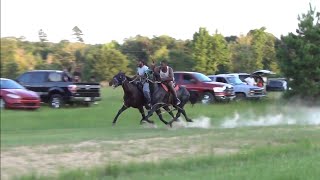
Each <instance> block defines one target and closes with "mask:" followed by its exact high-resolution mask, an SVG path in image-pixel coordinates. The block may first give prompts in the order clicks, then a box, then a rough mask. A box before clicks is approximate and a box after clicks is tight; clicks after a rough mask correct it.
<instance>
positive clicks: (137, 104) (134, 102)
mask: <svg viewBox="0 0 320 180" xmlns="http://www.w3.org/2000/svg"><path fill="white" fill-rule="evenodd" d="M132 82H133V80H132V79H131V78H130V77H128V76H126V75H125V74H124V73H122V72H120V73H118V74H117V75H115V76H114V77H113V79H112V81H110V83H109V85H110V86H113V87H114V88H115V87H118V86H120V85H121V86H122V88H123V91H124V97H123V100H124V103H123V106H122V107H121V109H120V110H119V111H118V113H117V115H116V117H115V118H114V120H113V122H112V124H113V125H115V124H116V122H117V119H118V117H119V116H120V114H121V113H122V112H123V111H125V110H126V109H128V108H130V107H132V108H137V109H138V110H139V112H140V114H141V116H142V119H141V121H140V123H142V122H143V121H146V122H148V123H154V122H153V121H151V120H148V118H146V116H145V114H144V109H143V107H144V105H145V104H146V103H145V100H144V96H143V93H142V91H141V90H139V89H138V86H137V85H136V84H135V83H132ZM163 108H164V109H165V110H166V111H167V112H169V114H170V115H171V117H172V118H174V115H173V113H172V111H171V110H170V109H169V107H168V106H163ZM154 111H156V113H157V114H158V116H159V118H160V120H161V121H162V122H163V123H164V124H168V123H167V122H166V121H165V120H164V119H163V117H162V115H161V110H160V109H159V108H158V109H156V110H154ZM154 111H153V112H154ZM150 116H151V115H150ZM150 116H149V117H150Z"/></svg>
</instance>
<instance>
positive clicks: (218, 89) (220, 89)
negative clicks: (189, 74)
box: [213, 86, 226, 92]
mask: <svg viewBox="0 0 320 180" xmlns="http://www.w3.org/2000/svg"><path fill="white" fill-rule="evenodd" d="M224 90H226V86H223V87H214V88H213V91H214V92H223V91H224Z"/></svg>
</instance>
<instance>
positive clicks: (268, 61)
mask: <svg viewBox="0 0 320 180" xmlns="http://www.w3.org/2000/svg"><path fill="white" fill-rule="evenodd" d="M275 42H276V37H274V36H273V35H272V34H269V33H267V39H266V42H265V45H264V49H263V59H262V64H263V69H269V70H271V71H273V72H275V73H277V74H278V73H280V69H279V65H278V60H277V55H276V54H277V53H276V48H275Z"/></svg>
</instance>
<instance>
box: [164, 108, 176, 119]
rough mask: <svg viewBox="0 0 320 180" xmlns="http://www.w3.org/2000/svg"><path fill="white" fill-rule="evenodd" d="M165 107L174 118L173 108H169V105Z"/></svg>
mask: <svg viewBox="0 0 320 180" xmlns="http://www.w3.org/2000/svg"><path fill="white" fill-rule="evenodd" d="M163 109H165V110H166V111H167V112H168V113H169V114H170V116H171V117H172V118H174V114H173V112H172V111H171V109H170V108H169V106H164V107H163Z"/></svg>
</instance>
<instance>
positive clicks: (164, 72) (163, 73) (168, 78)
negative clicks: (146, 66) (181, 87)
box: [154, 60, 181, 105]
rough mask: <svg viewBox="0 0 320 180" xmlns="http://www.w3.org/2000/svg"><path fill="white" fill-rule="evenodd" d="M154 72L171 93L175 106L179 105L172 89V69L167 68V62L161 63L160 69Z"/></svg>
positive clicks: (178, 100) (175, 93)
mask: <svg viewBox="0 0 320 180" xmlns="http://www.w3.org/2000/svg"><path fill="white" fill-rule="evenodd" d="M154 72H155V73H157V74H159V75H160V79H161V82H162V83H163V84H165V85H166V86H167V87H168V88H169V89H170V91H171V93H172V94H173V96H174V99H175V104H176V105H179V104H180V103H181V101H180V99H179V98H178V96H177V92H176V91H175V90H174V87H173V81H174V77H173V69H172V68H171V67H169V66H168V62H167V61H166V60H163V61H161V65H160V67H157V68H155V69H154Z"/></svg>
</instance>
